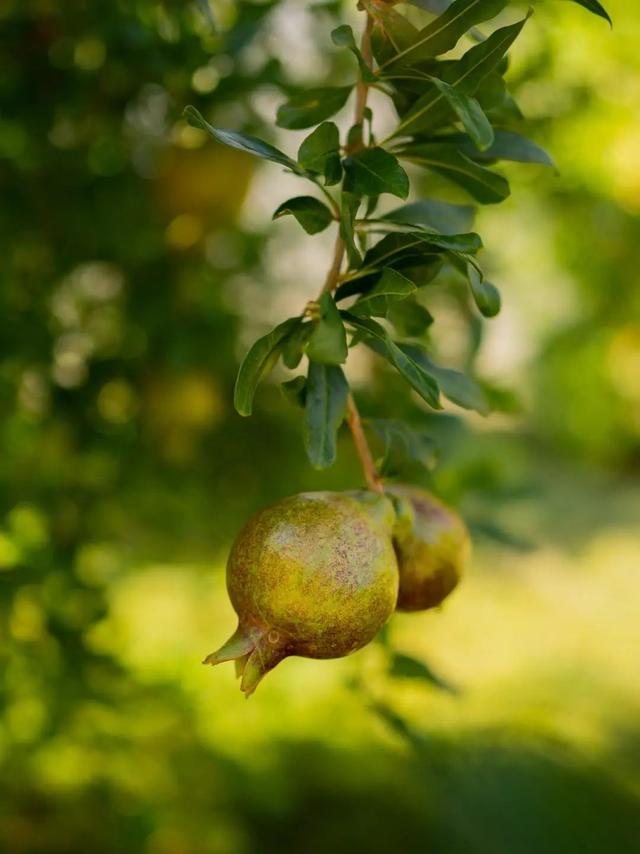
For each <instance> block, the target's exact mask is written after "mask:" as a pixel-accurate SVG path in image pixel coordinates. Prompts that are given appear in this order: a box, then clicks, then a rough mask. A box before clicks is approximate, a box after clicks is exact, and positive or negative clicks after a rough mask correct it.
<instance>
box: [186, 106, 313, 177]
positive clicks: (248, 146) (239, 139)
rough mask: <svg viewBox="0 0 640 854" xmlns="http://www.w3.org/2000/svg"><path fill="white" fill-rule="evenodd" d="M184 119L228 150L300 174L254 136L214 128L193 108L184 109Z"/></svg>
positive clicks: (293, 164) (280, 152)
mask: <svg viewBox="0 0 640 854" xmlns="http://www.w3.org/2000/svg"><path fill="white" fill-rule="evenodd" d="M184 117H185V118H186V119H187V121H188V122H189V124H190V125H193V126H194V127H197V128H200V129H201V130H204V131H206V132H207V133H209V134H210V135H211V136H212V137H213V138H214V139H215V140H217V141H218V142H221V143H223V145H228V146H229V147H230V148H237V149H238V150H239V151H245V152H247V154H253V155H255V156H256V157H261V158H263V159H264V160H271V161H272V162H273V163H279V164H280V165H281V166H286V167H287V168H288V169H291V170H292V171H293V172H296V173H298V174H299V173H300V167H299V166H298V164H297V163H296V162H295V160H292V159H291V158H290V157H287V155H286V154H283V152H282V151H279V149H277V148H275V147H274V146H273V145H270V144H269V143H268V142H263V141H262V140H261V139H257V138H256V137H254V136H248V134H245V133H238V132H237V131H234V130H226V129H224V128H214V127H213V125H210V124H209V122H208V121H206V120H205V119H204V118H203V116H202V115H201V114H200V113H199V112H198V110H196V108H195V107H185V110H184Z"/></svg>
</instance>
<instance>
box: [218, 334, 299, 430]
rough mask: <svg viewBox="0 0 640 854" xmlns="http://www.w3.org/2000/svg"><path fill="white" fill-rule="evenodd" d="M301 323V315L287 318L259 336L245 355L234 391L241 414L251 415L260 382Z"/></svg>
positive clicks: (235, 403)
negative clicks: (290, 335)
mask: <svg viewBox="0 0 640 854" xmlns="http://www.w3.org/2000/svg"><path fill="white" fill-rule="evenodd" d="M299 323H300V318H299V317H290V318H289V320H285V321H284V323H281V324H280V325H279V326H276V328H275V329H273V330H272V331H271V332H269V334H268V335H265V336H263V337H262V338H259V339H258V340H257V341H256V342H255V344H254V345H253V346H252V347H251V349H250V350H249V352H248V353H247V355H246V356H245V357H244V359H243V361H242V364H241V365H240V370H239V371H238V378H237V379H236V385H235V389H234V392H233V403H234V406H235V408H236V409H237V411H238V412H239V413H240V415H243V416H247V415H251V412H252V408H253V398H254V395H255V393H256V388H257V387H258V383H259V382H260V380H261V379H262V378H263V377H264V376H265V375H266V374H267V373H268V372H269V371H270V370H271V369H272V368H273V366H274V365H275V363H276V361H277V360H278V356H279V355H280V351H281V349H282V345H283V343H284V341H285V340H286V338H287V337H288V335H289V334H290V333H291V332H292V331H293V329H295V327H296V326H297V325H298V324H299Z"/></svg>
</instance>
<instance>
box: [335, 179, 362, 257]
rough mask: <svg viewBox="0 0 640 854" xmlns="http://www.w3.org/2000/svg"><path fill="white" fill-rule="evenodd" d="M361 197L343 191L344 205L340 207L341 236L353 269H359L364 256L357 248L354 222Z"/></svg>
mask: <svg viewBox="0 0 640 854" xmlns="http://www.w3.org/2000/svg"><path fill="white" fill-rule="evenodd" d="M360 201H361V200H360V197H359V196H356V195H354V194H353V193H350V192H348V191H347V190H343V191H342V205H341V207H340V235H341V237H342V239H343V240H344V243H345V246H346V247H347V257H348V259H349V264H350V266H351V267H359V266H360V264H361V263H362V256H361V255H360V251H359V249H358V247H357V246H356V241H355V231H354V221H355V218H356V215H357V213H358V208H359V207H360Z"/></svg>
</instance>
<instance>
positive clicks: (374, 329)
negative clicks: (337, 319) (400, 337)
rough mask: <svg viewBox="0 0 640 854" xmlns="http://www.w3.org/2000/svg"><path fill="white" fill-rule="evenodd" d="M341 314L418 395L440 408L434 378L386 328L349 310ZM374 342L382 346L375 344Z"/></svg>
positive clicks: (430, 404)
mask: <svg viewBox="0 0 640 854" xmlns="http://www.w3.org/2000/svg"><path fill="white" fill-rule="evenodd" d="M342 316H343V317H344V318H345V320H346V321H347V322H348V323H349V324H350V325H351V326H353V327H355V328H356V329H358V330H362V331H363V332H365V333H367V334H368V335H369V336H370V338H371V339H372V342H371V343H372V344H373V345H374V346H373V349H374V350H376V352H379V353H381V354H382V355H384V356H385V357H386V358H387V359H388V361H389V362H391V364H392V365H393V366H394V367H395V368H396V369H397V370H398V371H399V373H400V374H401V375H402V376H403V377H404V379H405V380H406V381H407V382H408V383H409V385H410V386H411V387H412V388H413V389H414V391H416V392H417V393H418V394H419V395H420V397H421V398H422V399H423V400H424V401H425V402H426V403H428V404H429V406H431V407H432V408H433V409H442V404H441V403H440V390H439V388H438V383H437V382H436V380H435V379H434V378H433V377H432V376H430V375H429V374H428V373H427V372H426V371H425V370H424V369H423V368H422V367H421V366H420V365H418V364H416V363H415V362H414V361H413V359H411V357H410V356H407V355H406V354H405V353H404V352H403V351H402V350H401V349H400V347H398V345H397V344H396V343H395V342H394V341H392V339H391V337H390V336H389V333H388V332H387V331H386V329H385V328H384V327H383V326H381V325H380V324H379V323H377V322H376V321H375V320H371V319H370V318H364V317H356V315H354V314H350V313H349V312H346V311H345V312H342ZM376 343H379V344H382V345H383V346H382V347H378V346H375V344H376Z"/></svg>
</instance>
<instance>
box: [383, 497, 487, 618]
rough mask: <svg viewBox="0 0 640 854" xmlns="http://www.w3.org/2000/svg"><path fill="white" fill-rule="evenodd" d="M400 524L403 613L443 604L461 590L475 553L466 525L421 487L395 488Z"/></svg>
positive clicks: (396, 534) (396, 538) (398, 541)
mask: <svg viewBox="0 0 640 854" xmlns="http://www.w3.org/2000/svg"><path fill="white" fill-rule="evenodd" d="M387 492H388V493H389V494H390V495H392V496H393V497H394V498H395V500H396V511H397V514H398V523H397V525H396V529H395V532H394V545H395V549H396V555H397V558H398V567H399V570H400V590H399V593H398V605H397V607H398V610H399V611H423V610H426V609H428V608H435V607H436V606H437V605H440V604H441V603H442V602H443V601H444V600H445V599H446V597H447V596H448V595H449V594H450V593H451V591H452V590H453V589H454V588H455V587H456V586H457V584H458V582H459V581H460V578H461V576H462V574H463V571H464V567H465V564H466V562H467V560H468V558H469V554H470V551H471V541H470V538H469V532H468V531H467V527H466V525H465V524H464V522H463V521H462V519H461V518H460V516H458V514H457V513H455V512H454V511H453V510H451V509H450V508H449V507H447V506H446V505H445V504H443V503H442V502H441V501H439V500H438V499H437V498H435V497H434V496H433V495H430V494H429V493H428V492H426V491H425V490H423V489H419V488H417V487H413V486H393V487H390V488H389V489H388V490H387Z"/></svg>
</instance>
